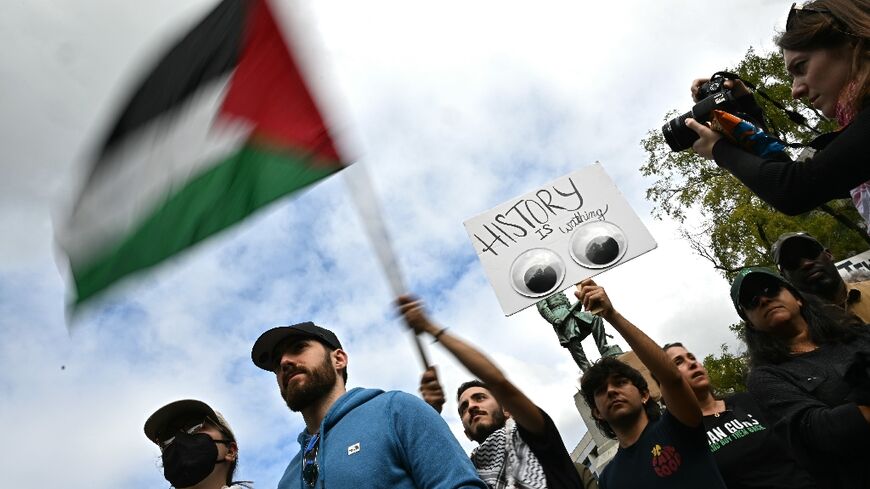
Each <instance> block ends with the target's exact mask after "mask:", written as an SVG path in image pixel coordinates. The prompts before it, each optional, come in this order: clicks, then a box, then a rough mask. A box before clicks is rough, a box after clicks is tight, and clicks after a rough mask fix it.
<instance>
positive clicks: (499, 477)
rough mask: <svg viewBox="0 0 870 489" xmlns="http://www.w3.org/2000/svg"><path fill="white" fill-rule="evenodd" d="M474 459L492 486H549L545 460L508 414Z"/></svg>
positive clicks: (502, 488) (511, 488)
mask: <svg viewBox="0 0 870 489" xmlns="http://www.w3.org/2000/svg"><path fill="white" fill-rule="evenodd" d="M471 461H472V462H473V463H474V466H475V467H476V468H477V473H478V475H480V478H481V479H483V481H484V482H486V484H487V485H488V486H489V487H490V488H492V489H546V488H547V476H546V475H545V474H544V469H543V468H542V467H541V463H540V462H539V461H538V458H537V457H535V454H533V453H532V450H531V449H530V448H529V446H528V445H527V444H526V442H525V441H524V440H523V439H522V438H521V437H520V434H519V432H518V431H517V424H516V423H515V422H514V420H513V419H511V418H508V420H507V421H506V422H505V425H504V426H503V427H502V428H500V429H498V430H496V431H495V432H493V433H492V434H491V435H489V437H488V438H487V439H486V440H484V442H483V443H481V444H480V446H478V447H477V448H475V449H474V451H472V452H471Z"/></svg>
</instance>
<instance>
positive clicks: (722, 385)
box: [704, 344, 749, 396]
mask: <svg viewBox="0 0 870 489" xmlns="http://www.w3.org/2000/svg"><path fill="white" fill-rule="evenodd" d="M704 368H706V369H707V375H708V376H709V377H710V383H711V384H713V385H714V386H715V387H716V393H717V394H718V395H720V396H726V395H728V394H734V393H735V392H746V375H747V374H748V373H749V364H748V362H747V360H746V355H743V354H740V353H737V354H734V353H731V352H730V351H729V350H728V345H726V344H722V346H721V347H720V352H719V356H716V355H707V356H706V357H704Z"/></svg>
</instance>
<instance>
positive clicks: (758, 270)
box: [731, 267, 803, 319]
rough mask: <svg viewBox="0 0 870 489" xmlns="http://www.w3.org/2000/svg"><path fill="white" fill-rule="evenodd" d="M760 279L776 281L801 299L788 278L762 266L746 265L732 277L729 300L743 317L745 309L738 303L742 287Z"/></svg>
mask: <svg viewBox="0 0 870 489" xmlns="http://www.w3.org/2000/svg"><path fill="white" fill-rule="evenodd" d="M761 280H767V281H772V282H777V283H779V284H781V285H783V286H784V287H786V288H788V289H789V290H790V291H791V292H792V294H794V295H795V297H797V298H799V299H803V297H802V296H801V295H800V293H799V292H798V291H797V289H795V288H794V286H793V285H792V284H791V283H790V282H789V281H788V280H786V279H785V278H783V277H782V275H780V274H778V273H775V272H774V271H772V270H769V269H767V268H764V267H747V268H744V269H742V270H740V271H739V272H737V276H736V277H734V281H733V282H731V302H732V303H733V304H734V309H737V314H739V315H740V317H741V318H743V319H746V311H744V310H743V306H741V305H740V299H741V296H742V295H743V288H744V287H745V286H746V285H747V283H748V284H750V285H751V284H757V283H758V281H761Z"/></svg>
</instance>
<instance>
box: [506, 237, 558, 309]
mask: <svg viewBox="0 0 870 489" xmlns="http://www.w3.org/2000/svg"><path fill="white" fill-rule="evenodd" d="M564 279H565V263H564V262H563V261H562V258H561V257H559V255H557V254H556V253H555V252H554V251H552V250H548V249H546V248H534V249H531V250H527V251H525V252H523V253H522V254H521V255H520V256H518V257H517V258H516V259H515V260H514V262H513V264H512V265H511V270H510V281H511V285H512V286H513V288H514V290H516V291H517V292H519V293H520V294H522V295H524V296H526V297H544V296H547V295H549V294H551V293H553V292H555V291H556V290H557V289H558V287H559V285H561V284H562V280H564Z"/></svg>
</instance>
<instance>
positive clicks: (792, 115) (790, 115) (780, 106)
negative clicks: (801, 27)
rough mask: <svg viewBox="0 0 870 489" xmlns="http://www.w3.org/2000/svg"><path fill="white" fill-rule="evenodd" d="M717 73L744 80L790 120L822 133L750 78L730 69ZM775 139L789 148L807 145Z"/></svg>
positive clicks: (727, 77) (745, 83) (717, 73)
mask: <svg viewBox="0 0 870 489" xmlns="http://www.w3.org/2000/svg"><path fill="white" fill-rule="evenodd" d="M716 75H719V76H722V77H723V78H725V79H727V80H740V81H742V82H743V84H744V85H746V86H747V88H749V89H750V90H752V91H753V92H754V93H757V94H758V95H759V96H761V97H762V98H764V99H765V100H767V101H768V102H770V103H771V104H773V106H774V107H776V108H778V109H779V110H781V111H783V112H784V113H785V115H786V116H787V117H788V118H789V120H790V121H792V122H794V123H795V124H797V125H799V126H803V127H805V128H807V129H809V130H810V131H812V132H814V133H816V134H822V131H819V130H818V129H816V128H815V127H812V126H810V125H809V124H808V123H807V119H806V117H804V116H803V115H802V114H801V113H799V112H797V111H794V110H791V109H788V108H786V106H784V105H783V104H782V103H780V102H779V101H778V100H775V99H774V98H773V97H771V96H770V95H768V94H767V92H765V91H764V90H762V89H760V88H758V87H756V86H755V84H754V83H752V82H750V81H748V80H745V79H743V78H740V75H738V74H736V73H731V72H730V71H717V72H716V73H714V74H713V76H716ZM775 139H777V140H778V141H779V142H781V143H782V144H784V145H786V146H788V147H789V148H803V147H805V146H806V145H805V144H801V143H789V142H787V141H783V140H782V139H779V138H775Z"/></svg>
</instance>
